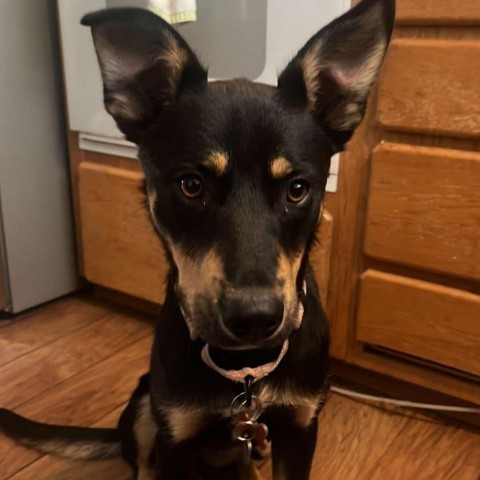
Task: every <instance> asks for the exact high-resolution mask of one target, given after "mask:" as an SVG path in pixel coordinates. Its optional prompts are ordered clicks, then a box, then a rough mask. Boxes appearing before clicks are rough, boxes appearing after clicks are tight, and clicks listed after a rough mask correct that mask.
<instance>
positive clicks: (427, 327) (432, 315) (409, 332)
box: [356, 271, 480, 375]
mask: <svg viewBox="0 0 480 480" xmlns="http://www.w3.org/2000/svg"><path fill="white" fill-rule="evenodd" d="M479 313H480V296H478V295H474V294H471V293H468V292H463V291H461V290H456V289H452V288H447V287H443V286H441V285H435V284H430V283H427V282H423V281H419V280H415V279H411V278H407V277H400V276H397V275H391V274H388V273H382V272H376V271H367V272H366V273H365V274H364V275H363V276H362V284H361V293H360V302H359V307H358V317H357V329H356V332H357V335H356V336H357V339H358V340H360V341H362V342H365V343H369V344H372V345H378V346H382V347H386V348H390V349H392V350H396V351H398V352H402V353H407V354H409V355H413V356H416V357H419V358H423V359H426V360H430V361H433V362H436V363H439V364H441V365H446V366H450V367H453V368H456V369H459V370H463V371H465V372H469V373H472V374H474V375H480V356H479V355H478V352H479V345H480V315H479Z"/></svg>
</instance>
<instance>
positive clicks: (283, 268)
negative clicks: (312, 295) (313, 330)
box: [277, 251, 303, 318]
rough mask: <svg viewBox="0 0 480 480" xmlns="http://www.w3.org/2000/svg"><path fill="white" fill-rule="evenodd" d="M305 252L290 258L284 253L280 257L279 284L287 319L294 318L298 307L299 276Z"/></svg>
mask: <svg viewBox="0 0 480 480" xmlns="http://www.w3.org/2000/svg"><path fill="white" fill-rule="evenodd" d="M302 257H303V252H299V253H297V254H296V255H294V256H292V257H289V256H287V254H286V253H285V252H283V251H281V252H280V253H279V255H278V267H277V283H278V284H281V285H282V287H281V292H282V296H283V299H284V305H285V317H287V318H288V317H292V316H294V314H295V310H296V309H297V307H298V300H297V299H298V295H297V275H298V271H299V269H300V264H301V263H302Z"/></svg>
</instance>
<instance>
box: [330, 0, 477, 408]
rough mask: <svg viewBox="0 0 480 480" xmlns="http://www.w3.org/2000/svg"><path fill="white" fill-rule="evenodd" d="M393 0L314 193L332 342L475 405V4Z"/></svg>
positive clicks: (338, 351) (377, 367) (354, 360)
mask: <svg viewBox="0 0 480 480" xmlns="http://www.w3.org/2000/svg"><path fill="white" fill-rule="evenodd" d="M397 4H398V16H397V27H396V30H395V34H394V40H393V42H392V45H391V48H390V50H389V53H388V55H387V59H386V62H385V65H384V69H383V73H382V77H381V79H380V82H379V85H378V86H377V88H376V91H375V92H373V94H372V96H371V101H370V105H369V111H368V113H367V118H366V120H365V121H364V123H363V125H362V126H361V128H360V131H359V132H357V134H356V136H355V137H354V139H353V140H352V142H351V144H350V148H349V151H348V153H347V154H346V155H345V156H344V160H343V164H342V168H343V171H341V172H340V176H339V192H338V194H337V195H334V196H330V197H329V198H328V200H327V207H328V208H329V210H330V211H331V212H332V215H333V218H334V220H335V225H336V226H338V225H341V226H342V227H343V228H341V229H338V230H337V229H335V230H334V232H333V246H332V252H333V253H332V265H331V272H332V273H331V278H330V284H329V288H330V292H329V303H328V305H327V307H328V313H329V316H330V318H331V321H332V337H333V342H332V355H333V357H334V358H336V359H338V360H340V361H341V362H342V364H341V365H342V371H343V372H345V371H348V368H345V367H348V366H350V367H361V368H363V369H366V370H367V371H370V372H376V373H379V374H383V375H387V376H388V377H394V378H397V379H399V380H403V381H405V382H408V383H409V384H415V385H417V386H419V387H423V388H425V389H428V390H432V391H435V392H440V393H442V394H445V395H447V396H451V397H456V398H459V399H463V400H465V401H468V402H473V403H476V404H480V363H479V362H480V81H479V78H480V62H479V59H480V55H479V53H480V30H479V28H478V25H479V24H480V4H479V2H477V1H470V0H455V1H454V2H453V1H450V0H415V1H412V0H397ZM367 382H368V380H367ZM387 389H388V388H387Z"/></svg>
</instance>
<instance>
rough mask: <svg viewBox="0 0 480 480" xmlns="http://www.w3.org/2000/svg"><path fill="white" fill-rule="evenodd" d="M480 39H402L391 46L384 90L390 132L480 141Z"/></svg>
mask: <svg viewBox="0 0 480 480" xmlns="http://www.w3.org/2000/svg"><path fill="white" fill-rule="evenodd" d="M478 72H480V41H476V40H422V39H398V40H395V41H394V42H392V45H391V46H390V49H389V52H388V55H387V59H386V61H385V66H384V69H383V75H382V80H381V83H380V92H379V119H380V123H381V124H382V125H383V126H385V127H387V128H388V129H394V130H400V131H412V132H423V133H431V134H433V135H449V136H458V137H478V135H480V102H478V101H477V99H478V98H480V81H479V74H478Z"/></svg>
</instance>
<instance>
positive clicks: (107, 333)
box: [0, 296, 480, 480]
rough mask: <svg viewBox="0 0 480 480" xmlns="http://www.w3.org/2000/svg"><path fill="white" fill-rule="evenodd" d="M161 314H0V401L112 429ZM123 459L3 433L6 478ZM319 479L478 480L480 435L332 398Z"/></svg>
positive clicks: (95, 470) (102, 304)
mask: <svg viewBox="0 0 480 480" xmlns="http://www.w3.org/2000/svg"><path fill="white" fill-rule="evenodd" d="M152 331H153V318H152V317H149V316H147V315H144V314H142V313H138V312H136V311H133V310H130V309H127V308H125V307H119V306H116V305H114V304H112V303H109V302H106V301H104V300H101V299H98V298H95V297H92V296H74V297H69V298H65V299H62V300H60V301H57V302H55V303H51V304H49V305H46V306H44V307H41V308H39V309H36V310H34V311H31V312H29V313H28V314H26V315H23V316H21V317H20V318H19V319H17V320H15V321H9V322H5V321H4V322H3V323H2V322H1V321H0V406H2V407H8V408H12V409H15V411H17V412H19V413H21V414H24V415H28V416H30V417H32V418H35V419H37V420H40V421H48V422H56V423H61V424H79V425H96V426H113V425H115V423H116V420H117V418H118V416H119V414H120V412H121V410H122V408H123V405H124V404H125V402H126V401H127V399H128V397H129V395H130V393H131V391H132V389H133V388H134V386H135V384H136V381H137V378H138V377H139V375H140V374H141V373H143V372H144V371H146V369H147V368H148V358H149V350H150V345H151V333H152ZM129 478H130V474H129V470H128V468H127V467H126V466H125V465H124V464H123V463H122V462H121V461H120V460H118V461H102V462H90V463H87V462H72V461H67V460H59V459H55V458H52V457H46V456H44V457H41V456H40V455H39V454H37V453H35V452H32V451H29V450H26V449H24V448H21V447H19V446H17V445H15V444H14V443H13V442H11V441H10V440H8V439H7V438H5V437H4V436H1V435H0V480H6V479H12V480H67V479H68V480H80V479H82V480H86V479H88V480H110V479H111V480H127V479H129ZM311 478H312V479H313V480H320V479H321V480H377V479H378V480H380V479H382V480H384V479H388V480H395V479H398V480H421V479H425V480H427V479H431V480H478V479H479V478H480V436H479V435H478V434H476V433H474V432H472V431H470V430H466V429H462V428H459V427H458V426H455V425H451V424H448V423H443V422H440V421H439V420H432V419H431V418H428V417H423V416H421V415H418V414H413V413H411V412H409V411H400V410H394V409H380V408H375V407H373V406H372V405H367V404H364V403H360V402H356V401H353V400H350V399H347V398H344V397H341V396H338V395H332V397H331V398H330V400H329V401H328V403H327V405H326V407H325V408H324V410H323V412H322V414H321V416H320V430H319V436H318V445H317V452H316V455H315V460H314V465H313V471H312V476H311Z"/></svg>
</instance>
